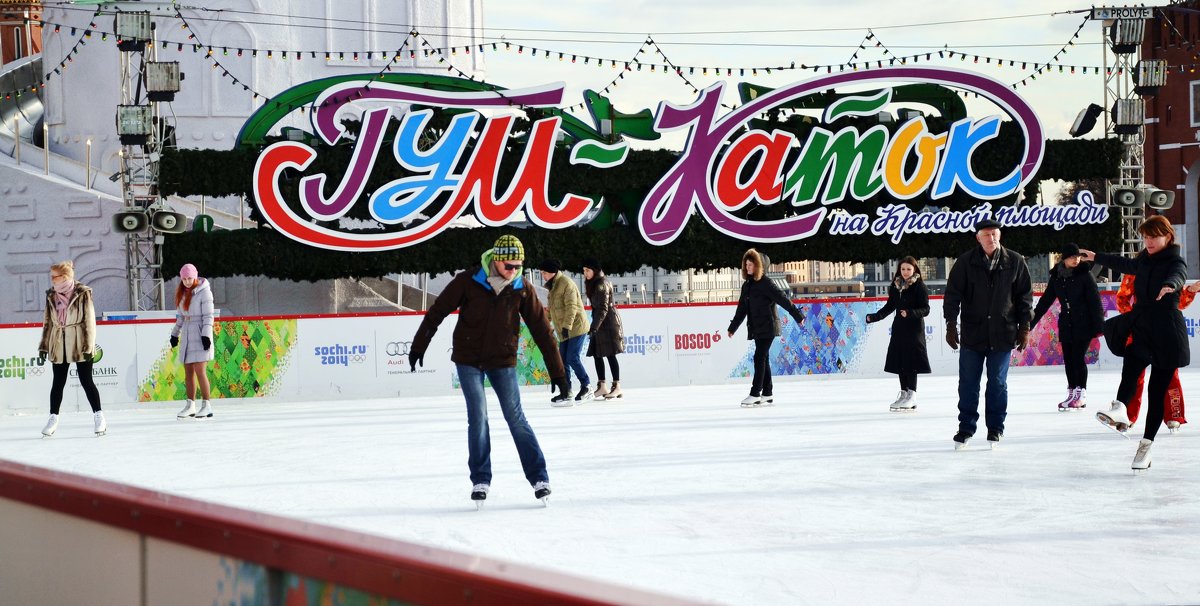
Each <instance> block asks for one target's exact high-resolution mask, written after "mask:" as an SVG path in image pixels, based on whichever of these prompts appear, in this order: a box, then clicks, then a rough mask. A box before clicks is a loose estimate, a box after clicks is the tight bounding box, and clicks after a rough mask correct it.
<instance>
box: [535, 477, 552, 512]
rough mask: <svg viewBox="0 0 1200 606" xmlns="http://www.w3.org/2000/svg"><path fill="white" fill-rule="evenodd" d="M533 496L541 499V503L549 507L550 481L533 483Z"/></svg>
mask: <svg viewBox="0 0 1200 606" xmlns="http://www.w3.org/2000/svg"><path fill="white" fill-rule="evenodd" d="M533 498H535V499H539V500H541V502H542V505H544V506H546V507H549V506H550V483H549V482H538V483H537V484H534V485H533Z"/></svg>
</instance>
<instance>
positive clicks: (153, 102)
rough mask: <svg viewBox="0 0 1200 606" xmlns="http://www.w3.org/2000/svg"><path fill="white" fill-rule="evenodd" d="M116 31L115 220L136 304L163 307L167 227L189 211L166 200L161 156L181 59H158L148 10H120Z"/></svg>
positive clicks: (175, 226) (173, 229)
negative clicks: (118, 201)
mask: <svg viewBox="0 0 1200 606" xmlns="http://www.w3.org/2000/svg"><path fill="white" fill-rule="evenodd" d="M115 19H116V24H115V31H116V34H117V38H118V44H117V48H118V49H119V51H120V69H121V104H120V105H118V106H117V135H118V137H119V139H120V141H121V149H120V152H119V154H120V169H119V172H118V173H117V174H118V176H119V178H120V180H121V197H122V200H123V201H124V208H123V209H122V211H121V212H119V213H118V214H117V217H116V221H115V225H116V228H117V230H118V231H121V232H124V233H125V250H126V272H127V277H128V280H129V306H130V309H131V310H135V311H142V310H161V309H163V308H164V303H165V293H164V285H163V277H162V271H161V269H162V244H163V233H178V232H179V231H182V227H183V217H182V215H179V214H178V213H173V212H171V211H170V210H169V209H167V208H166V206H165V205H164V203H163V200H162V197H161V194H160V191H159V186H158V178H159V162H160V161H161V159H162V149H163V141H164V138H165V136H166V134H167V133H166V131H167V130H168V127H167V125H166V123H165V121H164V119H163V116H162V115H161V113H160V112H159V102H160V101H170V100H172V99H173V98H174V93H175V92H177V91H178V90H179V80H180V78H181V76H180V73H179V64H178V63H160V62H158V61H156V60H155V59H156V54H157V52H156V46H157V45H156V44H155V42H154V23H153V21H152V20H151V18H150V13H149V12H148V11H142V12H119V13H117V14H116V17H115Z"/></svg>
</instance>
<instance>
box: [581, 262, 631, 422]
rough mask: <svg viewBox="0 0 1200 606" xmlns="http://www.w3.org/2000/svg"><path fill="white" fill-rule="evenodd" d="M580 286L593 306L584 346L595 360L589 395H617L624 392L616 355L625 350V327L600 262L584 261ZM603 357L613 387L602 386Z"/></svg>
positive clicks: (602, 397)
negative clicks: (594, 382) (593, 382)
mask: <svg viewBox="0 0 1200 606" xmlns="http://www.w3.org/2000/svg"><path fill="white" fill-rule="evenodd" d="M583 288H584V293H585V294H586V295H587V299H588V302H589V304H590V305H591V306H592V323H591V326H589V328H588V336H589V340H588V348H587V355H588V357H590V358H592V359H593V360H595V363H596V391H595V393H593V394H592V397H593V398H595V399H598V400H599V399H604V400H612V399H614V398H620V397H621V396H623V395H624V394H623V393H621V366H620V365H619V364H617V354H619V353H622V352H624V351H625V329H624V328H623V327H622V326H621V316H620V315H618V314H617V306H616V304H615V303H613V292H612V290H613V289H612V283H610V282H609V281H608V278H606V277H604V268H602V267H600V261H598V260H596V259H584V260H583ZM605 359H607V360H608V366H609V368H611V369H612V375H613V382H612V389H608V388H607V387H606V386H605V378H604V360H605Z"/></svg>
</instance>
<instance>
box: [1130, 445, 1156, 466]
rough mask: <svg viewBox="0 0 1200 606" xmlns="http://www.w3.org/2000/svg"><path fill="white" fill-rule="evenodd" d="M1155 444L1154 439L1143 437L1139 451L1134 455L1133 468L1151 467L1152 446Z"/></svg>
mask: <svg viewBox="0 0 1200 606" xmlns="http://www.w3.org/2000/svg"><path fill="white" fill-rule="evenodd" d="M1153 445H1154V440H1147V439H1146V438H1142V439H1141V441H1139V442H1138V447H1137V452H1136V453H1134V455H1133V470H1134V471H1144V470H1147V469H1150V447H1151V446H1153Z"/></svg>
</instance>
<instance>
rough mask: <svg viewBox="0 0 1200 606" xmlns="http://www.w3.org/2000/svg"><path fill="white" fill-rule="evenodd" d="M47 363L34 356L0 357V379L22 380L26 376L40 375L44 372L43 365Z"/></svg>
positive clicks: (47, 363) (47, 362)
mask: <svg viewBox="0 0 1200 606" xmlns="http://www.w3.org/2000/svg"><path fill="white" fill-rule="evenodd" d="M49 364H50V362H49V361H44V362H43V361H39V359H38V358H37V357H36V356H34V357H29V358H25V357H21V356H9V357H7V358H0V379H21V380H24V379H25V377H26V376H34V377H37V376H41V374H42V373H43V372H46V368H45V367H46V366H47V365H49Z"/></svg>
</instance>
